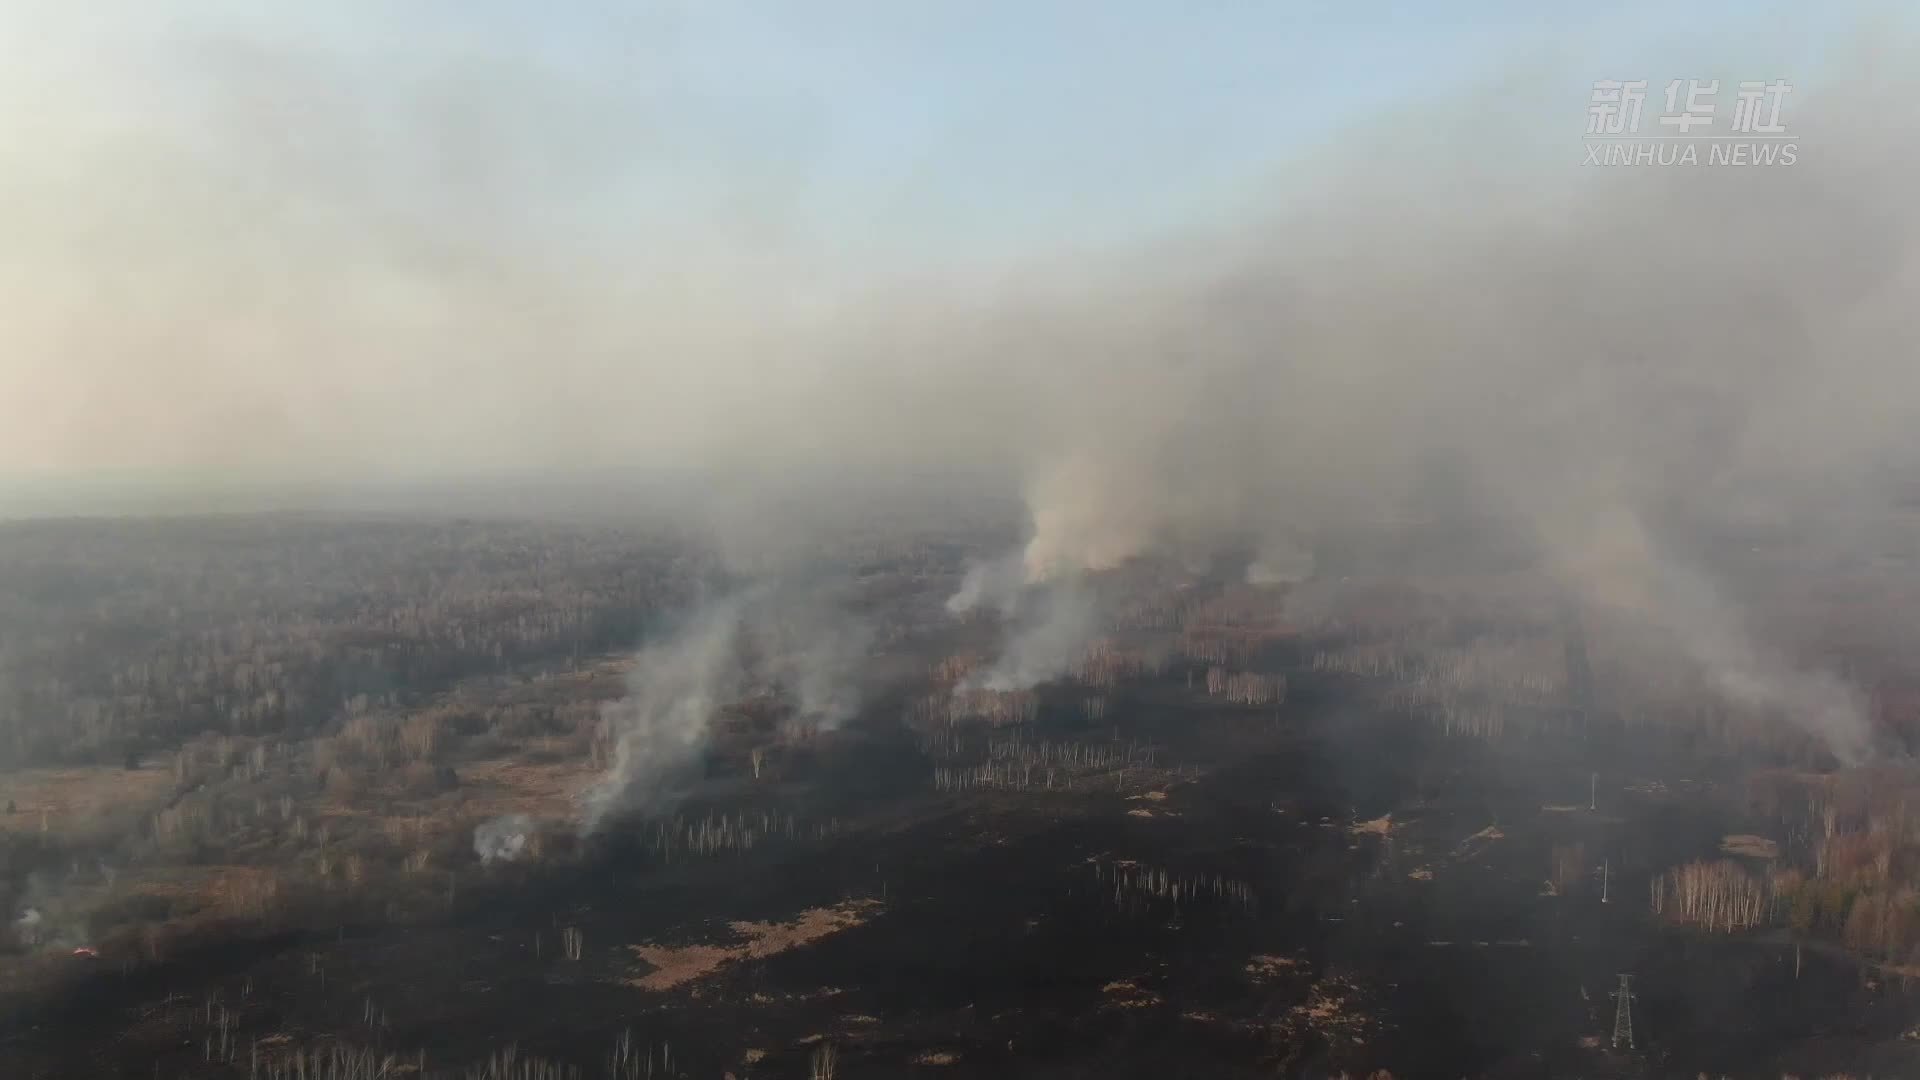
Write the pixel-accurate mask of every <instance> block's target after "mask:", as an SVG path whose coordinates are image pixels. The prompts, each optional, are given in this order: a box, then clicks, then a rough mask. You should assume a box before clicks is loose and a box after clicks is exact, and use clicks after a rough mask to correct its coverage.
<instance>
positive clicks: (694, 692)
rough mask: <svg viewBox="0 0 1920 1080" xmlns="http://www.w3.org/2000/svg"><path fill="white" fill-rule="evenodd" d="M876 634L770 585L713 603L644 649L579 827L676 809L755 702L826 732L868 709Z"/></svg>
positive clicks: (800, 594)
mask: <svg viewBox="0 0 1920 1080" xmlns="http://www.w3.org/2000/svg"><path fill="white" fill-rule="evenodd" d="M869 640H870V633H869V631H868V629H867V627H866V624H865V623H864V621H862V620H860V619H859V618H857V617H856V616H854V615H853V614H851V613H849V612H847V611H846V610H845V609H844V608H842V607H840V606H839V605H838V604H837V603H836V602H835V600H834V598H833V597H832V596H831V595H830V593H829V592H828V591H826V590H821V589H816V588H810V587H800V586H794V585H790V584H777V585H776V584H763V585H758V586H754V587H750V588H747V589H745V590H743V591H741V592H739V593H736V594H734V595H731V596H728V597H726V598H723V599H720V600H717V601H714V602H711V603H709V604H707V605H705V606H704V607H702V608H701V609H700V610H699V611H697V612H696V613H695V614H694V615H693V616H692V617H691V618H690V619H688V620H687V621H686V622H685V623H684V624H683V625H681V626H680V627H679V628H678V629H677V630H675V631H674V632H673V633H671V634H669V635H668V636H666V637H665V638H664V639H663V640H661V641H659V642H656V643H654V644H652V645H649V646H647V647H646V648H644V649H643V650H641V652H640V655H639V657H638V658H637V660H636V662H635V664H634V668H633V671H632V673H631V674H630V675H629V676H628V680H627V682H628V689H629V693H628V696H627V697H625V698H623V699H621V700H620V701H617V702H614V703H612V704H610V705H608V706H607V707H606V709H605V710H604V713H603V717H602V723H603V724H604V726H605V728H606V731H607V735H608V736H609V738H610V739H611V741H612V755H613V756H612V764H611V766H610V767H609V769H608V770H607V774H606V775H605V776H604V777H602V778H601V779H600V781H599V782H598V783H596V784H595V785H594V786H593V788H592V789H590V790H589V791H588V792H587V794H586V797H585V799H584V801H583V806H582V817H583V825H584V827H585V828H586V829H587V830H588V831H591V830H592V829H594V828H596V827H598V826H599V825H600V823H601V822H603V821H604V820H605V819H606V818H607V817H608V816H609V815H612V814H615V813H619V812H624V811H632V810H638V811H646V812H651V811H658V810H661V809H664V808H666V807H668V806H671V805H672V804H673V802H674V801H675V800H677V799H678V798H680V797H681V796H682V795H683V794H684V792H685V790H686V789H687V787H688V786H689V784H690V782H691V781H692V780H693V779H695V778H696V774H697V772H698V771H699V767H700V762H701V757H702V755H703V753H704V752H705V750H706V749H707V747H708V745H709V742H710V739H711V736H712V733H713V725H714V720H715V717H716V716H717V714H718V713H719V712H720V710H721V709H722V708H723V707H725V706H728V705H732V704H738V703H740V702H742V701H745V700H748V699H750V698H751V699H774V700H783V701H784V702H786V704H787V705H788V706H789V707H790V709H791V713H792V717H793V719H794V721H797V722H799V723H801V724H804V725H806V726H808V727H809V728H810V729H813V730H831V729H832V728H835V727H838V726H839V725H840V724H842V723H844V722H845V721H847V720H849V719H851V718H852V717H853V716H854V715H855V714H856V713H857V712H858V710H859V707H860V702H861V682H860V675H861V668H862V664H863V663H864V662H865V660H866V659H867V655H868V643H869Z"/></svg>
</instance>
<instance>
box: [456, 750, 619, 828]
mask: <svg viewBox="0 0 1920 1080" xmlns="http://www.w3.org/2000/svg"><path fill="white" fill-rule="evenodd" d="M599 775H600V771H599V770H598V769H595V768H594V766H593V762H592V761H590V760H589V759H587V758H586V757H577V758H572V759H569V760H565V761H555V762H529V761H521V760H515V759H512V758H506V759H501V760H497V761H481V762H474V763H471V764H467V765H462V766H461V767H460V790H461V793H462V794H463V795H464V796H465V803H466V810H467V812H469V813H472V814H478V815H483V816H486V817H495V816H498V815H500V814H526V815H527V816H529V817H532V818H535V819H541V820H546V819H556V818H571V817H572V816H573V815H574V813H575V811H576V809H577V806H578V800H579V797H580V794H581V793H582V792H584V791H585V790H586V789H587V787H588V786H589V785H591V784H592V783H593V781H594V779H595V778H596V777H598V776H599Z"/></svg>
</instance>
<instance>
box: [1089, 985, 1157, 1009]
mask: <svg viewBox="0 0 1920 1080" xmlns="http://www.w3.org/2000/svg"><path fill="white" fill-rule="evenodd" d="M1100 992H1101V993H1103V994H1105V995H1107V1008H1109V1009H1146V1008H1150V1007H1152V1006H1155V1005H1158V1004H1160V995H1158V994H1155V993H1153V992H1152V991H1150V990H1144V989H1142V988H1141V987H1140V985H1139V984H1138V983H1135V982H1134V981H1133V980H1131V979H1116V980H1114V981H1113V982H1110V983H1108V984H1107V985H1105V986H1103V987H1101V988H1100Z"/></svg>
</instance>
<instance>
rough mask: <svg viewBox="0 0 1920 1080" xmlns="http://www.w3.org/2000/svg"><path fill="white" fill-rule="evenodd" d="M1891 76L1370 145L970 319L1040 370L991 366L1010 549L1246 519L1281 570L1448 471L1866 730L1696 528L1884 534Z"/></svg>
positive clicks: (1892, 243)
mask: <svg viewBox="0 0 1920 1080" xmlns="http://www.w3.org/2000/svg"><path fill="white" fill-rule="evenodd" d="M1914 100H1915V99H1914V97H1913V95H1911V94H1908V93H1906V92H1904V85H1879V86H1865V85H1859V86H1848V87H1828V88H1827V94H1826V96H1825V97H1824V99H1823V100H1822V101H1821V102H1820V105H1819V107H1817V108H1809V109H1808V110H1806V111H1805V112H1804V113H1802V114H1801V115H1800V116H1799V117H1798V118H1797V119H1798V123H1799V125H1800V126H1801V127H1802V129H1803V130H1806V131H1809V132H1817V133H1818V139H1817V142H1816V141H1814V140H1813V139H1812V136H1809V145H1808V148H1807V150H1806V155H1805V156H1804V157H1803V158H1802V159H1801V162H1800V164H1799V165H1797V166H1795V167H1793V168H1773V169H1764V168H1697V169H1691V170H1688V169H1659V168H1645V169H1631V168H1629V169H1611V170H1606V169H1590V170H1587V171H1585V172H1582V171H1580V170H1579V169H1577V168H1574V167H1572V166H1571V165H1569V166H1568V167H1566V168H1564V169H1555V168H1551V167H1548V166H1544V165H1542V164H1541V162H1540V159H1539V158H1538V157H1536V156H1533V155H1532V154H1530V153H1515V154H1514V155H1513V156H1511V157H1509V158H1503V159H1501V165H1500V168H1498V169H1492V168H1488V167H1485V166H1483V165H1482V164H1481V163H1480V162H1479V161H1477V160H1475V159H1472V158H1468V157H1466V156H1464V155H1465V154H1466V152H1467V151H1466V148H1468V147H1471V148H1472V151H1473V152H1474V153H1481V152H1484V151H1485V149H1486V146H1487V143H1486V140H1485V139H1482V138H1474V137H1470V135H1471V133H1466V132H1453V133H1445V135H1443V136H1442V137H1440V138H1438V139H1411V140H1408V141H1407V142H1406V143H1403V144H1396V145H1395V146H1393V147H1387V148H1382V147H1378V146H1371V145H1370V146H1367V147H1364V148H1361V149H1358V150H1355V151H1353V152H1352V156H1351V157H1350V158H1348V159H1347V160H1346V164H1348V165H1349V166H1350V168H1349V169H1345V170H1335V175H1336V180H1337V182H1329V183H1325V184H1322V185H1318V186H1314V187H1311V188H1308V189H1306V190H1307V191H1309V192H1310V193H1311V194H1303V195H1300V196H1299V197H1297V198H1296V199H1295V200H1294V203H1295V208H1293V209H1290V210H1287V211H1283V212H1280V213H1278V214H1276V215H1275V216H1274V217H1273V218H1271V219H1270V220H1268V221H1266V222H1264V223H1261V224H1259V225H1257V226H1251V227H1248V228H1245V229H1243V230H1242V231H1241V233H1240V238H1239V239H1236V240H1234V241H1220V242H1217V243H1215V244H1213V245H1211V246H1201V247H1199V249H1198V250H1196V249H1195V248H1194V247H1187V248H1181V249H1176V251H1175V255H1176V256H1177V258H1174V259H1171V260H1169V261H1170V262H1171V264H1172V265H1173V266H1175V267H1176V269H1177V272H1176V271H1174V270H1167V269H1165V268H1164V267H1163V268H1157V269H1155V270H1153V271H1145V270H1143V271H1142V272H1141V273H1140V274H1139V275H1138V276H1137V277H1135V278H1133V279H1130V280H1128V279H1123V280H1118V281H1113V282H1111V283H1110V284H1108V285H1106V286H1103V287H1100V288H1083V289H1081V290H1080V291H1078V292H1076V293H1074V294H1072V295H1066V294H1065V291H1064V290H1061V291H1060V292H1057V293H1056V294H1055V296H1054V298H1053V299H1051V300H1049V301H1045V302H1033V303H1031V304H1029V305H1026V306H1024V307H1023V308H1022V309H1021V310H1019V311H1017V312H1010V313H1008V314H1007V315H1006V317H1005V318H1004V319H1002V320H1001V321H1000V322H998V323H994V322H993V321H992V320H986V319H975V320H972V321H971V322H970V323H969V325H971V326H980V325H992V326H997V327H998V328H999V329H997V330H996V331H994V332H993V333H992V334H989V335H987V339H986V340H980V341H977V342H972V343H970V345H971V348H970V349H968V350H962V351H966V352H967V354H968V355H970V356H976V357H988V356H993V355H996V354H997V355H1003V356H1013V357H1017V359H1013V360H1009V361H1008V362H1007V364H1008V366H1011V365H1016V364H1017V365H1019V366H1020V367H1021V368H1023V369H1025V370H1031V371H1035V372H1038V374H1035V375H1034V376H1032V377H1030V378H1013V377H1009V378H1007V379H1006V380H1005V382H1004V383H1003V385H1004V386H1006V387H1007V388H1008V392H1009V393H1017V394H1022V395H1026V398H1027V401H1028V404H1027V407H1026V411H1027V412H1028V413H1030V415H1031V423H1030V425H1028V426H1027V427H1026V428H1025V430H1028V431H1030V432H1032V438H1031V441H1030V445H1029V446H1028V447H1027V448H1026V455H1027V456H1026V461H1025V463H1024V465H1023V470H1024V474H1025V476H1026V477H1027V480H1026V482H1025V485H1024V490H1025V493H1026V497H1027V500H1028V505H1029V509H1030V530H1031V531H1030V539H1029V541H1028V542H1027V544H1026V545H1025V549H1024V552H1023V569H1024V575H1025V579H1026V581H1027V582H1029V583H1034V584H1038V583H1045V582H1049V581H1054V580H1061V579H1067V578H1071V577H1072V576H1074V575H1075V574H1078V573H1081V572H1085V571H1098V570H1101V569H1105V568H1108V567H1112V566H1115V565H1118V564H1120V563H1122V562H1124V561H1126V560H1127V559H1129V558H1130V557H1133V556H1136V555H1141V554H1148V553H1158V554H1173V555H1178V554H1181V553H1183V552H1187V551H1191V550H1195V549H1204V548H1205V547H1206V546H1207V544H1208V543H1209V542H1210V541H1211V542H1213V543H1221V542H1225V541H1228V540H1230V539H1232V538H1235V537H1241V536H1248V535H1251V536H1254V537H1257V538H1259V539H1258V540H1257V542H1256V547H1257V549H1258V550H1259V552H1260V554H1259V556H1258V558H1257V559H1256V560H1255V561H1254V564H1253V565H1252V566H1251V567H1250V568H1249V570H1248V576H1249V578H1250V579H1251V580H1255V581H1262V580H1267V581H1272V580H1287V579H1293V578H1298V577H1300V576H1302V575H1305V574H1308V573H1310V572H1311V558H1310V556H1307V555H1306V554H1305V552H1304V551H1303V550H1302V548H1301V546H1300V545H1299V543H1298V542H1297V540H1296V538H1297V537H1299V536H1302V535H1311V534H1313V533H1315V532H1317V531H1320V530H1324V529H1329V528H1343V527H1348V526H1357V525H1362V524H1364V523H1366V522H1385V521H1388V520H1392V519H1395V518H1404V517H1406V516H1407V515H1409V514H1417V513H1420V512H1422V508H1425V507H1430V506H1432V505H1433V504H1434V502H1435V501H1436V500H1437V498H1438V497H1439V496H1438V495H1437V494H1436V492H1435V491H1434V490H1433V489H1432V487H1431V483H1432V481H1433V478H1434V477H1435V476H1436V475H1444V476H1446V477H1448V478H1449V479H1448V482H1447V484H1446V491H1445V493H1444V498H1445V499H1447V500H1449V501H1452V502H1455V503H1457V504H1459V509H1462V510H1464V511H1465V512H1466V513H1469V514H1473V515H1476V516H1479V517H1483V518H1484V519H1486V520H1490V521H1498V522H1504V523H1507V524H1506V527H1507V528H1508V529H1509V530H1510V531H1511V532H1512V533H1513V534H1514V539H1516V540H1518V541H1520V542H1521V543H1522V544H1523V545H1524V546H1526V547H1528V548H1531V549H1535V550H1539V551H1541V552H1542V553H1543V554H1544V556H1545V561H1546V565H1547V566H1548V567H1549V568H1550V569H1551V570H1552V571H1553V572H1554V573H1555V574H1556V575H1557V576H1558V577H1559V578H1560V579H1561V580H1562V582H1563V583H1564V584H1565V585H1566V586H1567V587H1568V588H1569V589H1570V590H1572V591H1573V592H1574V593H1575V594H1576V595H1579V596H1581V597H1583V598H1584V599H1585V600H1586V601H1588V602H1590V603H1594V604H1597V605H1603V606H1606V607H1608V608H1610V609H1613V610H1615V611H1618V612H1631V614H1632V615H1633V617H1634V618H1636V619H1638V620H1640V621H1641V623H1642V624H1643V625H1644V626H1645V627H1647V628H1648V629H1650V630H1656V631H1658V632H1660V633H1663V634H1665V635H1667V636H1668V637H1669V638H1670V639H1671V640H1672V642H1673V644H1674V647H1675V648H1676V649H1677V650H1679V651H1680V652H1681V653H1682V654H1683V655H1685V656H1687V657H1689V658H1690V659H1691V660H1692V661H1693V662H1694V663H1695V664H1697V665H1698V666H1699V668H1700V669H1701V671H1702V673H1703V674H1704V675H1705V676H1706V678H1707V681H1708V683H1709V684H1710V685H1712V686H1714V687H1716V688H1717V689H1718V690H1719V691H1720V692H1721V693H1722V694H1724V695H1725V696H1726V697H1727V699H1728V700H1730V701H1734V702H1738V703H1740V704H1742V705H1747V706H1752V707H1757V708H1763V709H1770V710H1776V711H1778V712H1779V713H1780V714H1781V715H1783V716H1785V717H1786V718H1788V719H1790V720H1792V721H1793V722H1795V723H1797V724H1799V725H1800V726H1802V727H1803V728H1805V729H1806V730H1808V731H1811V732H1813V733H1815V734H1817V735H1819V736H1821V737H1822V738H1824V739H1825V740H1826V741H1827V743H1828V745H1829V746H1830V747H1831V748H1832V749H1833V751H1834V752H1835V754H1836V755H1837V756H1840V757H1842V758H1843V759H1847V760H1853V759H1857V758H1858V757H1860V756H1861V755H1862V754H1863V753H1865V752H1866V746H1867V742H1868V738H1867V734H1866V733H1867V722H1866V720H1865V717H1864V714H1863V710H1862V707H1861V697H1860V694H1859V693H1858V691H1857V690H1856V689H1853V688H1849V687H1847V686H1846V685H1845V684H1844V683H1843V682H1842V681H1841V680H1840V679H1839V678H1838V677H1837V676H1835V675H1833V674H1832V673H1824V672H1822V671H1820V670H1819V669H1818V668H1817V667H1810V666H1808V665H1807V664H1806V663H1805V662H1804V661H1800V660H1796V659H1795V658H1793V657H1790V656H1788V655H1785V654H1784V653H1782V652H1781V651H1780V650H1779V649H1778V648H1777V647H1776V646H1775V645H1773V644H1770V643H1768V642H1765V641H1762V640H1759V639H1757V638H1756V637H1755V635H1754V633H1753V626H1752V625H1751V623H1752V618H1753V613H1752V612H1751V611H1750V610H1749V609H1748V607H1747V606H1746V605H1744V604H1743V603H1742V602H1741V599H1740V597H1739V595H1738V593H1737V587H1736V586H1735V585H1734V584H1733V583H1731V582H1730V581H1729V580H1728V579H1727V576H1726V575H1725V574H1723V573H1722V571H1723V570H1724V566H1723V565H1722V563H1723V560H1721V559H1720V558H1718V556H1717V555H1716V553H1715V552H1714V551H1713V550H1712V548H1711V547H1705V548H1703V546H1702V545H1701V544H1700V543H1699V542H1697V538H1698V537H1699V536H1702V535H1716V534H1721V535H1723V534H1727V533H1729V532H1731V531H1734V530H1739V529H1752V528H1786V529H1790V530H1793V531H1795V532H1796V533H1798V534H1800V535H1802V536H1808V537H1811V538H1813V539H1814V540H1815V541H1816V542H1817V541H1818V540H1819V539H1820V538H1822V537H1828V538H1834V537H1845V538H1848V539H1849V541H1850V542H1858V541H1859V540H1861V539H1863V538H1868V537H1872V538H1874V539H1873V540H1872V541H1869V542H1878V543H1886V542H1889V541H1891V542H1892V543H1894V544H1895V545H1896V546H1900V545H1905V546H1910V538H1902V537H1901V536H1899V535H1897V534H1890V533H1889V532H1888V529H1889V528H1890V526H1889V524H1888V523H1889V522H1890V521H1891V520H1892V519H1891V517H1890V515H1889V513H1888V511H1889V510H1890V509H1891V507H1892V505H1893V503H1894V501H1895V498H1896V496H1897V495H1899V494H1900V489H1899V487H1898V484H1899V483H1900V482H1903V481H1911V479H1912V478H1913V476H1914V475H1915V472H1914V471H1913V470H1914V469H1915V466H1916V465H1920V462H1917V461H1916V457H1917V456H1920V454H1917V453H1916V452H1917V451H1920V443H1916V442H1915V441H1914V440H1913V439H1912V438H1911V437H1910V434H1909V432H1910V431H1911V430H1912V429H1913V425H1914V424H1915V422H1916V421H1920V369H1916V368H1914V366H1913V365H1912V363H1911V357H1912V356H1913V355H1914V352H1915V349H1916V347H1917V346H1920V309H1916V308H1915V306H1914V305H1913V304H1912V303H1911V297H1912V296H1913V295H1915V294H1916V292H1915V291H1916V287H1920V264H1917V263H1916V261H1915V259H1914V251H1915V245H1914V241H1915V239H1916V237H1915V225H1916V221H1917V220H1920V214H1917V213H1916V204H1915V203H1914V200H1913V199H1912V198H1911V196H1910V195H1909V194H1908V190H1907V181H1906V179H1905V178H1906V177H1910V176H1911V175H1913V174H1914V166H1915V165H1916V164H1920V162H1916V161H1915V160H1914V159H1915V157H1916V151H1915V148H1914V145H1913V144H1912V141H1911V140H1910V139H1904V138H1891V137H1888V135H1887V133H1888V132H1892V131H1903V132H1911V131H1913V130H1916V124H1915V122H1914V121H1915V117H1914V115H1913V106H1912V104H1911V102H1913V101H1914ZM1869 103H1870V104H1871V106H1872V107H1871V108H1867V105H1868V104H1869ZM1855 106H1858V108H1857V109H1856V108H1855ZM1495 111H1496V113H1497V110H1495ZM1856 115H1857V116H1865V115H1872V116H1874V118H1875V120H1874V123H1873V124H1871V125H1866V124H1864V123H1862V122H1860V121H1857V120H1855V119H1853V117H1854V116H1856ZM1488 119H1489V122H1490V123H1491V122H1495V121H1497V120H1498V119H1499V117H1498V116H1497V115H1495V116H1492V117H1489V118H1488ZM1445 136H1459V137H1460V141H1459V143H1458V144H1457V147H1456V146H1455V144H1453V143H1450V142H1447V141H1445ZM1570 141H1573V142H1577V141H1578V140H1577V134H1576V136H1574V137H1573V138H1572V139H1571V140H1570ZM1521 149H1526V148H1524V147H1523V148H1521ZM1566 152H1567V153H1572V152H1574V150H1571V149H1570V150H1567V151H1566ZM929 348H932V346H929ZM940 348H941V349H943V350H944V351H945V352H946V353H948V354H952V353H953V352H955V351H956V350H957V349H958V346H956V345H954V344H953V343H951V342H949V343H946V344H944V345H943V346H941V347H940ZM998 370H1002V371H1004V370H1007V368H1006V367H1001V368H999V369H998ZM1014 429H1015V430H1020V429H1021V426H1020V425H1014ZM996 430H1004V429H998V428H997V429H996ZM1436 463H1444V464H1445V468H1444V469H1442V470H1440V471H1439V472H1438V473H1436V470H1435V465H1436ZM988 580H989V578H988V576H987V575H986V572H985V571H981V572H980V573H979V574H978V575H975V576H972V577H970V579H969V581H968V583H967V584H966V585H965V586H963V588H962V591H961V593H960V594H959V595H957V596H956V597H955V598H954V602H953V606H955V607H957V608H966V607H969V606H972V605H975V604H978V603H980V602H981V598H982V597H984V596H985V595H987V592H986V583H987V581H988ZM1004 591H1005V590H1004V587H1003V588H1002V593H1003V594H1004ZM1068 623H1070V620H1068V621H1066V622H1062V623H1061V624H1059V625H1058V626H1049V625H1048V624H1047V623H1046V621H1044V620H1043V621H1042V622H1041V623H1040V624H1038V625H1039V626H1047V630H1046V632H1045V633H1040V632H1039V631H1038V630H1037V628H1036V627H1029V628H1027V629H1025V630H1020V629H1016V630H1015V631H1014V632H1013V634H1012V636H1011V638H1010V640H1009V644H1008V648H1007V651H1006V655H1005V656H1004V657H1003V658H1002V659H1001V661H1000V662H999V664H998V665H997V666H996V668H995V671H996V672H999V673H1001V674H1006V675H1012V674H1013V673H1024V674H1032V673H1034V672H1036V671H1039V670H1041V669H1042V668H1043V667H1045V666H1049V665H1039V664H1035V663H1031V662H1029V659H1028V657H1029V652H1028V650H1029V648H1030V647H1031V646H1032V645H1033V644H1035V643H1036V642H1039V641H1044V643H1045V644H1046V646H1047V648H1046V649H1045V650H1043V652H1045V653H1054V652H1057V650H1058V648H1059V647H1060V646H1061V644H1062V642H1061V637H1060V636H1058V635H1056V634H1055V633H1054V630H1055V629H1060V630H1064V629H1065V628H1067V625H1068Z"/></svg>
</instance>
